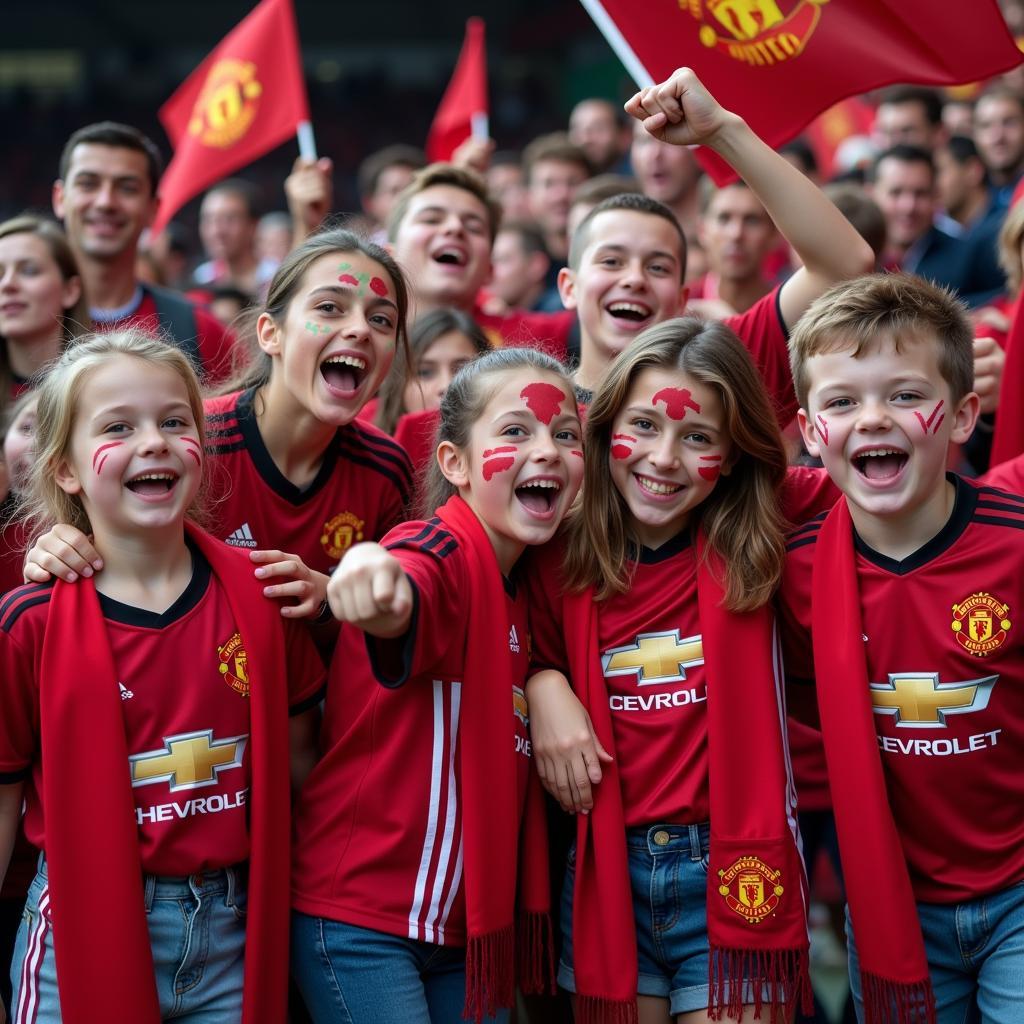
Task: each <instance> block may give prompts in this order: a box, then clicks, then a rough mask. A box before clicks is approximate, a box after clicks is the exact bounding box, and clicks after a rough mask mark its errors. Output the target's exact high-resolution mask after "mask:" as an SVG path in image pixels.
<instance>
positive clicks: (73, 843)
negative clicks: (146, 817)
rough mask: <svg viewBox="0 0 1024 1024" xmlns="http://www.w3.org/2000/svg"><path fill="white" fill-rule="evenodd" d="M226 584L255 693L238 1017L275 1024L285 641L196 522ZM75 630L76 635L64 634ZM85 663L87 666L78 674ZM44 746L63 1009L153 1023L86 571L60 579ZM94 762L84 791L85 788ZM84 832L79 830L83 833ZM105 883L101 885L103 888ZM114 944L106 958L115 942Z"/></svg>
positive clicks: (106, 658) (284, 830) (125, 806)
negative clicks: (108, 1012) (87, 784)
mask: <svg viewBox="0 0 1024 1024" xmlns="http://www.w3.org/2000/svg"><path fill="white" fill-rule="evenodd" d="M189 533H190V535H191V536H192V538H193V540H194V541H195V543H196V544H197V545H198V547H199V549H200V550H201V551H202V553H203V554H204V555H205V557H206V558H207V560H208V561H209V563H210V566H211V568H212V569H213V572H214V573H215V574H216V575H217V577H218V578H219V579H220V580H221V582H222V583H223V585H224V589H225V591H226V593H227V595H228V600H229V602H230V604H231V607H232V612H233V614H234V616H235V620H236V622H237V623H238V625H239V630H240V632H241V633H242V636H243V638H244V641H245V646H246V648H247V651H248V654H249V661H248V670H249V679H250V686H251V691H250V692H251V693H252V708H251V714H252V726H251V727H252V757H253V761H252V792H253V799H252V801H251V802H250V804H249V811H250V837H251V849H252V855H251V859H250V872H249V894H250V898H249V912H248V922H247V926H246V953H245V958H246V964H247V970H246V971H245V982H244V1002H243V1012H242V1021H243V1024H276V1022H278V1021H280V1020H283V1019H284V1015H285V1010H286V1002H287V998H286V995H287V960H288V957H287V950H288V946H287V941H288V899H287V890H286V888H285V886H283V885H282V884H281V881H282V879H283V878H286V877H287V872H288V857H289V850H288V843H289V824H288V819H289V789H288V787H289V781H288V771H287V765H288V724H287V723H288V706H287V700H286V694H285V689H284V686H283V685H282V684H283V680H284V679H285V678H286V668H285V657H284V646H283V642H282V639H281V633H280V631H278V630H268V629H266V628H265V624H266V619H267V615H266V608H265V598H264V597H263V596H262V587H261V585H260V584H259V582H258V581H257V580H256V579H255V578H254V577H253V575H252V571H251V567H250V565H249V563H248V561H247V560H246V559H244V558H243V557H241V556H240V555H238V554H236V553H235V552H232V551H230V550H229V549H227V548H226V547H224V546H223V545H222V544H220V543H219V542H218V541H215V540H214V539H213V538H212V537H209V536H208V535H206V534H204V533H203V532H202V531H199V530H196V529H193V528H190V529H189ZM69 636H74V637H75V638H76V641H77V642H76V643H75V644H69V643H68V637H69ZM83 664H87V665H88V666H89V671H87V672H82V666H83ZM40 681H41V693H40V748H41V751H42V758H43V765H44V768H43V786H44V802H45V804H46V806H47V808H48V809H49V811H48V818H47V837H46V852H47V868H48V873H49V881H50V888H51V891H52V893H53V903H52V907H53V917H54V929H53V935H54V946H55V952H56V956H57V960H58V962H59V964H60V970H59V973H58V987H59V990H60V1002H61V1015H62V1018H63V1019H64V1020H65V1021H66V1022H67V1024H91V1022H92V1021H94V1020H95V1018H96V1007H98V1006H107V1007H110V1006H116V1007H117V1008H118V1014H119V1015H120V1016H121V1017H122V1018H123V1019H125V1020H131V1021H134V1022H138V1024H157V1022H158V1021H159V1020H160V1011H159V1006H158V1004H157V995H156V985H155V982H154V979H153V960H152V953H151V950H150V942H149V932H148V929H147V926H146V915H145V911H144V907H143V902H142V888H141V886H140V885H139V884H138V880H139V879H140V878H141V875H142V864H141V860H140V856H139V844H138V837H137V834H136V824H135V814H134V803H133V800H132V792H131V787H130V785H129V784H128V776H127V775H126V774H125V770H124V766H125V763H126V761H127V758H128V752H127V749H126V742H125V733H124V722H123V717H122V713H121V707H120V697H119V694H118V688H117V687H116V686H115V685H114V684H115V683H116V682H117V675H116V672H115V668H114V663H113V658H112V656H111V652H110V647H109V644H108V643H107V641H106V632H105V630H104V628H103V618H102V613H101V612H100V608H99V602H98V600H97V598H96V591H95V589H94V586H93V583H92V581H91V580H83V581H81V582H80V583H76V584H65V583H62V582H60V581H58V582H57V583H55V584H54V590H53V597H52V600H51V604H50V614H49V621H48V628H47V633H46V639H45V641H44V645H43V652H42V663H41V668H40ZM83 765H89V777H90V780H91V783H92V785H93V793H94V794H95V796H94V799H92V800H75V799H70V798H69V794H73V793H76V792H80V790H81V786H82V781H83V779H82V766H83ZM86 837H87V839H86ZM99 880H103V884H102V885H100V884H97V883H98V881H99ZM112 950H114V951H116V955H112V954H111V951H112Z"/></svg>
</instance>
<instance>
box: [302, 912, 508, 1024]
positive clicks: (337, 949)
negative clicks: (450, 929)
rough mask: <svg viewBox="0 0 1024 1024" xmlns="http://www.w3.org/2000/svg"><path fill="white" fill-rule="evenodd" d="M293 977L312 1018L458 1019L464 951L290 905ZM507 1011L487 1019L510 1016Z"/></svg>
mask: <svg viewBox="0 0 1024 1024" xmlns="http://www.w3.org/2000/svg"><path fill="white" fill-rule="evenodd" d="M292 976H293V977H294V978H295V983H296V985H298V987H299V991H300V992H301V993H302V998H303V999H304V1000H305V1003H306V1008H307V1009H308V1010H309V1014H310V1016H311V1017H312V1018H313V1021H314V1024H395V1022H397V1021H401V1022H402V1024H459V1022H461V1021H462V1019H463V1017H462V1008H463V1006H464V1005H465V1001H466V951H465V949H463V948H462V947H461V946H437V945H435V944H434V943H431V942H417V941H416V940H414V939H408V938H405V937H403V936H400V935H389V934H388V933H387V932H378V931H373V930H372V929H370V928H359V927H358V926H356V925H351V924H343V923H342V922H340V921H330V920H328V919H327V918H323V917H310V916H309V915H308V914H300V913H299V912H298V911H292ZM508 1019H509V1013H508V1011H502V1013H500V1014H499V1015H498V1016H497V1017H488V1018H486V1020H488V1021H491V1022H493V1024H500V1022H505V1021H508Z"/></svg>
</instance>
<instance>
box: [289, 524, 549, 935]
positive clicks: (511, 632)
mask: <svg viewBox="0 0 1024 1024" xmlns="http://www.w3.org/2000/svg"><path fill="white" fill-rule="evenodd" d="M383 543H384V546H385V547H387V548H388V549H389V550H390V551H391V552H392V553H393V554H394V555H395V557H396V558H398V560H399V561H400V562H401V563H402V566H403V568H404V569H405V572H406V574H407V575H408V577H409V579H410V581H411V582H412V585H413V590H414V595H415V604H414V610H413V616H412V620H411V623H410V626H409V629H408V631H407V632H406V634H405V635H404V636H403V637H399V638H396V639H395V640H390V641H382V640H376V639H374V638H372V637H369V636H367V635H366V634H364V633H363V632H362V631H360V630H357V629H354V628H352V627H350V626H345V627H343V628H342V631H341V637H340V639H339V641H338V646H337V648H336V649H335V652H334V659H333V661H332V662H331V667H330V672H329V676H328V695H327V700H326V702H325V719H324V727H323V732H322V735H321V746H322V748H323V750H324V755H323V757H322V759H321V760H320V762H319V764H318V765H317V766H316V767H315V768H314V769H313V771H312V773H311V775H310V776H309V779H308V780H307V782H306V785H305V786H304V788H303V790H302V795H301V798H300V800H299V806H298V808H297V810H296V813H295V833H296V840H297V841H296V844H295V848H294V852H293V874H292V905H293V906H294V907H295V908H296V909H298V910H300V911H302V912H303V913H305V914H311V915H314V916H319V917H326V918H329V919H330V920H333V921H344V922H345V923H347V924H353V925H358V926H360V927H363V928H373V929H375V930H377V931H382V932H387V933H389V934H392V935H402V936H408V937H410V938H413V939H417V940H420V941H424V942H433V943H437V944H439V945H453V946H460V945H464V944H465V942H466V921H465V893H464V882H463V877H462V783H461V765H460V761H461V758H460V745H461V739H460V726H459V708H460V703H461V697H462V689H463V686H469V685H487V683H488V680H472V681H466V680H465V674H464V660H463V658H464V651H465V644H466V633H465V630H466V622H467V621H468V616H469V610H468V608H467V605H466V601H467V595H468V593H469V588H468V585H467V579H468V577H467V570H466V562H465V559H466V558H467V557H468V555H467V553H466V551H465V549H463V548H462V547H460V546H459V544H458V542H457V541H456V539H455V538H454V537H453V536H452V534H451V533H449V532H448V531H447V530H446V529H445V528H444V526H443V525H442V524H441V522H440V520H438V519H432V520H431V521H430V522H411V523H404V524H403V525H401V526H399V527H397V528H396V529H394V530H392V531H391V532H390V533H389V534H388V535H387V537H386V538H385V539H384V541H383ZM505 589H506V601H505V605H504V607H503V608H496V609H494V614H495V615H501V616H502V617H503V620H504V622H505V623H506V627H505V635H506V636H507V642H508V646H509V650H510V651H511V653H512V656H513V662H514V665H515V678H516V679H517V680H519V683H518V685H516V686H514V687H513V690H512V693H510V694H509V703H510V705H511V706H510V708H509V710H510V712H511V718H510V729H509V733H508V736H507V739H506V740H502V741H501V742H509V743H515V749H516V751H517V754H518V755H519V756H518V757H517V762H518V766H519V779H518V786H519V794H518V795H519V799H520V804H519V806H520V808H522V805H523V800H524V799H525V794H526V784H527V779H528V773H529V770H530V769H529V757H530V742H529V734H528V731H527V708H526V697H525V695H524V692H523V686H524V684H525V681H526V670H527V666H528V642H529V641H528V638H527V632H526V628H527V618H526V603H525V597H524V595H523V594H522V593H521V592H520V590H519V589H517V588H516V587H515V585H514V584H513V583H511V582H510V581H506V588H505ZM495 653H496V654H497V652H495ZM382 684H383V685H382ZM495 742H499V739H497V738H496V740H495ZM480 771H482V772H486V771H487V766H486V765H480Z"/></svg>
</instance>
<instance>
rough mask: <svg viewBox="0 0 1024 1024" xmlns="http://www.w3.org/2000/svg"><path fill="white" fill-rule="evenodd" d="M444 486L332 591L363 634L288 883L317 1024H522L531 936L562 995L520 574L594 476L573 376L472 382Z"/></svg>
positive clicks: (486, 373) (452, 397)
mask: <svg viewBox="0 0 1024 1024" xmlns="http://www.w3.org/2000/svg"><path fill="white" fill-rule="evenodd" d="M430 474H431V475H430V478H429V480H428V496H427V500H428V502H430V504H428V505H427V506H426V507H428V508H431V509H436V511H434V512H433V514H432V515H431V517H430V518H429V519H427V520H426V521H423V522H410V523H406V524H403V525H402V526H399V527H397V528H396V529H394V530H392V531H391V532H390V533H389V534H388V535H387V536H386V537H385V538H384V540H383V541H382V542H381V544H379V545H378V544H361V545H358V546H356V547H354V548H353V549H352V550H351V551H350V552H349V553H348V554H347V555H346V556H345V558H344V559H343V560H342V563H341V565H340V566H339V568H338V570H337V571H336V572H335V574H334V576H333V577H332V579H331V583H330V586H329V589H328V597H329V600H330V606H331V609H332V611H333V612H334V614H335V616H336V617H337V618H339V619H341V620H342V621H344V622H346V623H349V624H350V628H346V629H343V630H342V633H341V639H340V642H339V645H338V647H337V649H336V651H335V654H334V660H333V662H332V664H331V668H330V672H329V682H328V697H327V700H326V704H325V708H326V718H325V724H324V729H323V732H322V735H321V746H322V749H323V751H324V754H323V757H322V759H321V761H320V762H319V763H318V765H317V766H316V767H315V768H314V769H313V772H312V773H311V775H310V777H309V779H308V781H307V783H306V785H305V787H304V788H303V791H302V794H301V797H300V800H299V803H298V807H297V809H296V844H295V865H294V871H293V876H292V906H293V908H294V910H295V913H294V916H293V926H292V970H293V973H294V975H295V976H296V979H297V981H298V984H299V987H300V989H301V991H302V994H303V996H304V998H305V1001H306V1004H307V1006H308V1007H309V1009H310V1012H311V1014H312V1016H313V1019H314V1021H316V1022H317V1024H327V1022H334V1021H337V1020H348V1021H351V1022H353V1024H365V1022H370V1021H373V1022H377V1021H417V1022H425V1024H426V1022H429V1024H456V1022H458V1021H460V1020H462V1019H463V1015H464V1014H465V1016H466V1017H468V1018H470V1019H472V1020H476V1021H480V1020H483V1019H487V1020H492V1019H501V1020H504V1019H507V1017H508V1008H509V1007H510V1006H511V1004H512V999H513V995H514V990H515V972H514V969H513V965H514V962H515V961H516V959H517V957H516V941H517V940H518V942H519V946H520V954H521V958H520V963H521V967H522V968H524V969H525V970H524V975H523V976H521V978H520V984H521V985H522V986H523V987H524V989H528V990H534V989H538V988H540V987H542V985H543V983H544V982H545V980H547V978H546V972H545V970H544V966H543V965H544V958H543V955H542V954H543V952H544V946H545V942H544V940H545V938H546V937H547V933H546V930H545V929H546V922H547V920H548V919H547V916H546V912H545V911H546V905H547V877H546V876H547V862H546V855H545V851H544V846H545V844H544V843H543V842H542V841H539V842H538V840H539V837H538V834H537V831H536V829H537V828H538V827H541V828H542V827H543V810H542V805H541V803H540V802H539V800H538V798H539V797H540V793H539V786H537V787H536V788H535V789H534V791H533V794H532V797H531V795H530V794H529V792H528V789H529V786H528V783H529V782H530V780H531V777H532V779H533V781H534V783H536V782H537V779H536V776H531V772H530V743H529V739H528V735H527V731H526V726H527V718H528V711H527V706H526V700H525V697H524V693H523V685H524V683H525V680H526V674H525V673H526V670H527V665H528V651H529V646H528V644H529V640H528V635H527V621H526V605H525V597H524V593H523V591H522V589H521V587H520V586H519V584H518V583H517V572H516V563H517V561H518V560H519V558H520V556H521V555H522V554H523V552H524V551H525V549H526V548H527V547H530V546H534V545H538V544H543V543H545V542H546V541H548V540H549V539H550V538H551V537H552V535H553V534H554V533H555V531H556V529H557V528H558V526H559V524H560V523H561V521H562V518H563V516H564V515H565V513H566V511H567V510H568V508H569V505H570V503H571V502H572V500H573V498H574V497H575V495H576V492H577V490H578V488H579V485H580V481H581V479H582V476H583V452H582V447H581V444H580V422H579V417H578V414H577V410H576V402H575V399H574V397H573V391H572V385H571V384H570V382H569V380H568V378H567V376H566V374H565V372H564V370H563V368H562V367H561V366H560V365H559V364H558V363H556V362H555V361H554V360H552V359H551V358H550V357H548V356H546V355H543V354H542V353H539V352H537V351H533V350H525V349H501V350H498V351H494V352H490V353H488V354H486V355H483V356H481V357H480V358H479V359H477V360H475V361H474V362H472V363H469V364H468V365H466V366H465V367H463V368H462V369H461V370H460V371H459V372H458V374H457V375H456V376H455V378H454V380H453V381H452V383H451V385H450V386H449V388H448V390H447V392H446V394H445V396H444V399H443V401H442V403H441V410H440V427H439V433H438V444H437V456H436V461H435V463H434V464H433V465H432V466H431V467H430ZM351 627H357V628H351ZM538 816H539V817H538ZM521 822H524V826H523V830H522V831H523V835H522V841H521V842H520V838H519V837H520V823H521ZM517 848H521V849H522V850H523V854H524V857H525V863H524V867H523V870H522V871H520V872H518V875H519V878H518V882H519V895H520V921H519V925H518V930H517V926H516V925H515V923H514V922H515V897H516V889H517V865H516V850H517ZM524 912H525V917H524V916H523V914H524Z"/></svg>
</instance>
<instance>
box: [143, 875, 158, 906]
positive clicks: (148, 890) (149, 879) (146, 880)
mask: <svg viewBox="0 0 1024 1024" xmlns="http://www.w3.org/2000/svg"><path fill="white" fill-rule="evenodd" d="M155 893H156V875H143V876H142V898H143V901H144V902H145V904H146V913H147V914H148V913H149V912H150V911H151V910H152V909H153V896H154V894H155Z"/></svg>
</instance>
